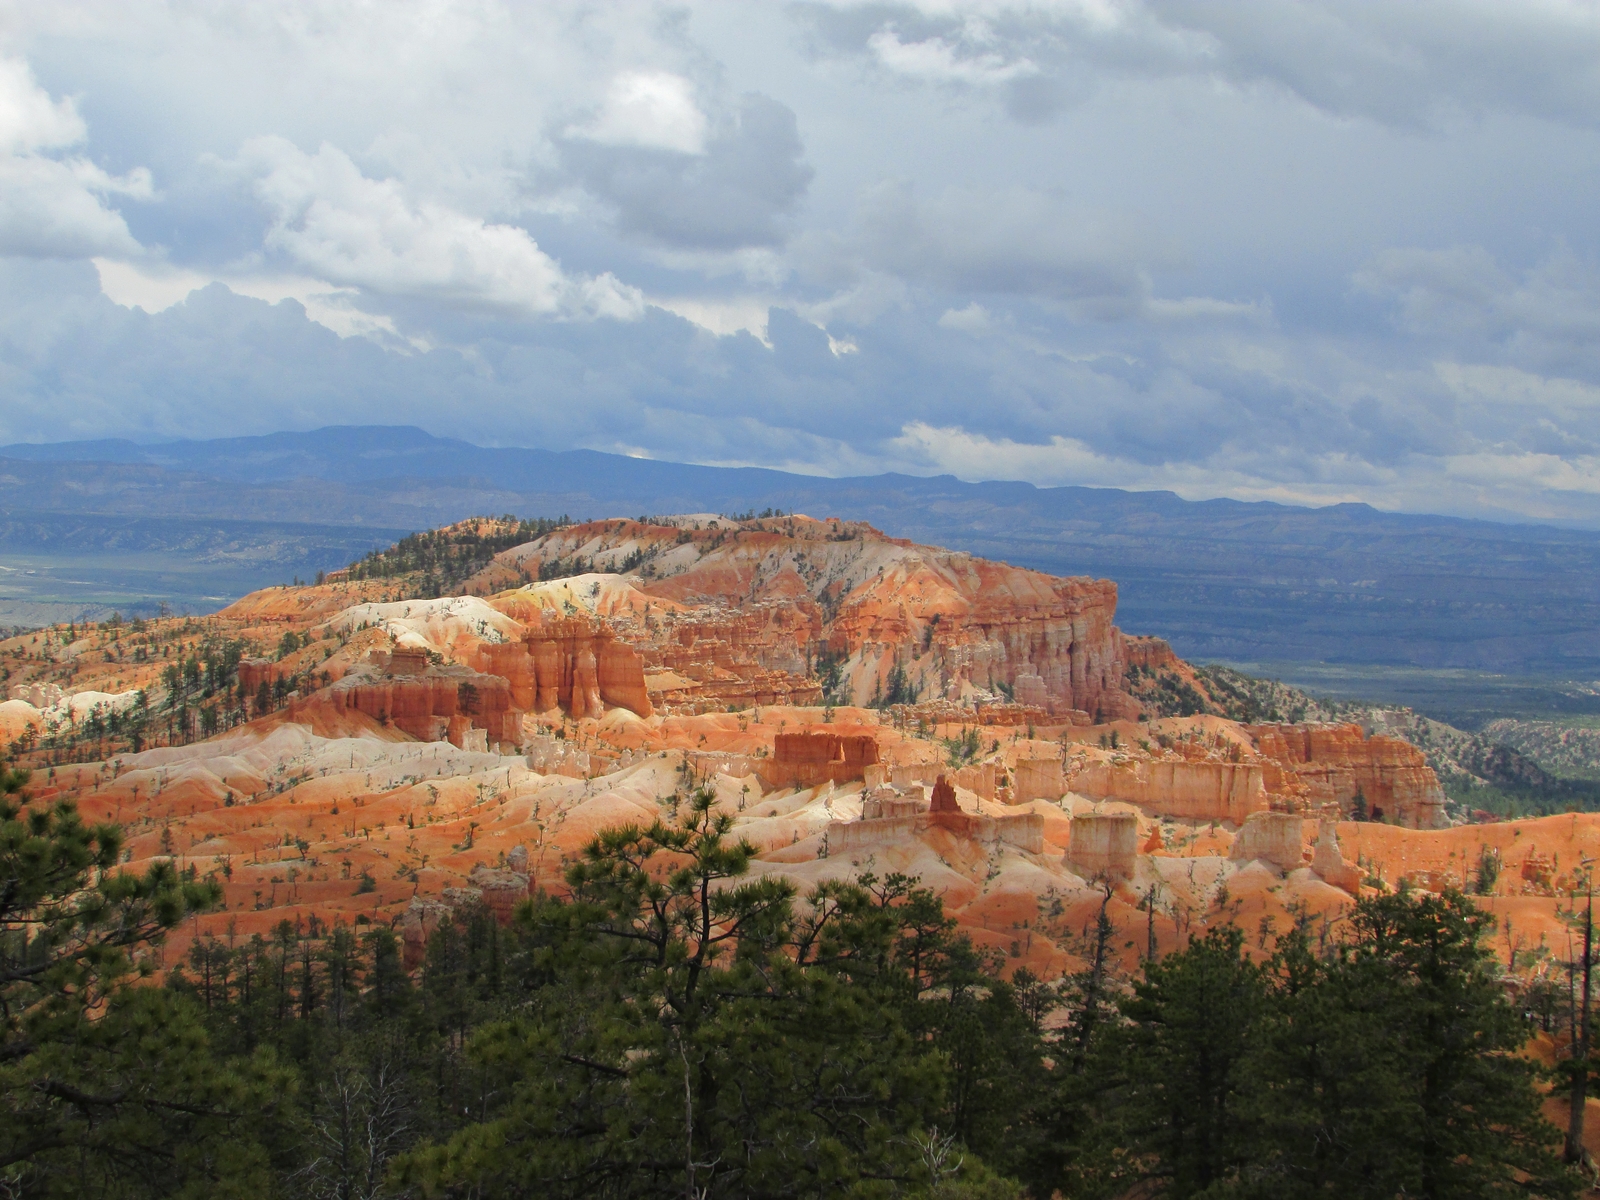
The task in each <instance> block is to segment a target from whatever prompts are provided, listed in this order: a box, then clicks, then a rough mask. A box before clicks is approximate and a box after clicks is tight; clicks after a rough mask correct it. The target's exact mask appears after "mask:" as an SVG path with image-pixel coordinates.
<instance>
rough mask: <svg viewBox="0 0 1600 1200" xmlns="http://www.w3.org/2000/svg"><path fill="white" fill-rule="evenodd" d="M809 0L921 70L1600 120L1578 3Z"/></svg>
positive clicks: (846, 42)
mask: <svg viewBox="0 0 1600 1200" xmlns="http://www.w3.org/2000/svg"><path fill="white" fill-rule="evenodd" d="M798 11H800V12H801V13H803V14H805V15H806V16H807V17H808V18H809V22H810V24H811V26H812V27H813V29H814V30H816V31H817V32H818V34H819V36H820V39H821V42H822V44H823V45H824V46H825V47H826V48H827V52H829V53H832V54H835V55H842V56H856V57H859V58H861V59H863V60H865V61H869V62H872V63H874V64H875V65H876V66H878V67H879V68H881V69H883V70H885V71H887V72H888V73H890V74H892V75H894V76H896V77H898V78H902V79H908V80H918V81H921V82H925V83H934V84H941V85H954V86H967V87H972V88H975V89H981V90H985V91H987V90H992V89H993V88H994V87H995V86H996V85H997V84H1004V83H1013V84H1017V83H1020V84H1028V83H1034V84H1037V83H1038V82H1040V81H1046V80H1059V81H1061V82H1062V84H1063V85H1064V88H1063V89H1060V90H1058V95H1059V94H1063V93H1065V92H1071V91H1072V90H1073V89H1074V88H1076V90H1077V92H1078V94H1080V95H1082V94H1086V92H1085V91H1084V89H1083V87H1082V83H1081V79H1080V78H1079V77H1081V76H1082V75H1083V74H1084V73H1086V72H1090V73H1095V74H1097V75H1099V76H1100V77H1101V78H1102V79H1114V78H1130V77H1131V78H1152V77H1193V78H1202V79H1209V80H1212V81H1214V82H1217V83H1221V84H1223V85H1226V86H1229V87H1233V88H1237V89H1252V88H1259V87H1268V88H1273V89H1278V90H1281V91H1283V92H1286V93H1288V94H1291V95H1293V96H1295V97H1296V98H1298V99H1299V100H1300V101H1301V102H1303V103H1305V104H1308V105H1310V106H1312V107H1314V108H1316V109H1319V110H1321V111H1323V112H1326V113H1328V114H1331V115H1334V116H1338V117H1362V118H1368V119H1371V120H1374V121H1378V122H1382V123H1385V124H1393V125H1399V126H1412V127H1417V126H1432V125H1437V124H1439V123H1441V122H1447V121H1449V120H1451V119H1454V118H1456V117H1459V116H1462V115H1465V116H1469V117H1476V116H1479V115H1481V114H1485V113H1493V112H1514V113H1524V114H1529V115H1533V116H1538V117H1542V118H1546V119H1550V120H1556V121H1564V122H1570V123H1573V124H1578V125H1586V126H1593V125H1596V124H1600V70H1597V69H1596V67H1595V63H1596V62H1597V61H1600V10H1597V9H1596V8H1595V7H1594V6H1593V5H1590V4H1583V3H1578V2H1575V0H1541V2H1530V3H1524V4H1500V3H1493V2H1491V0H1413V2H1412V3H1406V4H1362V5H1352V4H1348V3H1342V2H1341V0H1266V2H1263V3H1258V4H1251V5H1235V4H1217V3H1213V2H1211V0H1163V2H1156V0H899V2H890V3H883V2H882V0H826V2H824V3H809V4H805V5H801V6H800V7H799V9H798ZM908 29H910V30H913V31H914V32H912V33H910V34H907V33H906V32H905V31H906V30H908ZM974 30H976V31H978V32H977V35H976V36H975V35H974ZM1034 77H1037V78H1034ZM1041 94H1042V93H1040V92H1039V91H1038V90H1037V89H1035V91H1034V93H1033V99H1034V100H1035V101H1037V99H1038V97H1039V96H1040V95H1041ZM1024 99H1026V97H1024ZM1013 107H1014V108H1015V107H1017V106H1016V105H1013ZM1021 107H1022V109H1023V110H1024V111H1023V113H1022V114H1021V115H1033V116H1038V115H1040V114H1038V113H1037V112H1035V113H1031V114H1029V113H1027V112H1026V111H1025V110H1026V109H1027V107H1028V106H1027V104H1026V103H1025V104H1023V105H1022V106H1021Z"/></svg>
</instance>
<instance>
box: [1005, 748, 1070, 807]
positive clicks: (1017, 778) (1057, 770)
mask: <svg viewBox="0 0 1600 1200" xmlns="http://www.w3.org/2000/svg"><path fill="white" fill-rule="evenodd" d="M1012 780H1013V782H1012V788H1011V792H1012V797H1013V800H1014V801H1015V803H1018V804H1022V803H1025V802H1027V801H1029V800H1050V801H1056V800H1059V799H1061V794H1062V793H1063V792H1065V791H1066V790H1067V785H1066V781H1065V780H1064V778H1063V776H1062V773H1061V760H1060V759H1059V758H1019V759H1018V760H1017V766H1016V770H1015V771H1013V772H1012Z"/></svg>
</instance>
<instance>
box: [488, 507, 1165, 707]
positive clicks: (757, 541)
mask: <svg viewBox="0 0 1600 1200" xmlns="http://www.w3.org/2000/svg"><path fill="white" fill-rule="evenodd" d="M556 572H559V573H562V574H564V575H567V576H568V578H566V579H563V580H551V579H550V578H549V576H550V575H551V574H552V573H556ZM574 572H577V574H573V573H574ZM518 578H520V579H521V580H523V581H525V584H524V588H523V590H522V593H521V594H524V595H526V597H527V599H526V600H525V601H524V602H525V603H527V604H528V605H530V606H532V607H542V606H544V605H546V604H553V603H555V601H554V600H553V599H552V597H553V596H554V593H555V591H556V590H558V589H559V590H561V591H563V592H564V593H565V594H564V595H562V596H561V599H560V603H561V604H562V605H564V606H569V607H573V608H581V609H582V610H583V611H585V612H587V613H588V614H590V615H592V616H594V617H596V618H604V619H605V620H606V621H608V622H609V623H610V624H611V626H612V628H613V629H614V630H615V632H616V636H617V638H618V639H619V640H621V641H624V642H626V643H627V644H628V645H629V646H631V647H632V648H633V649H634V650H635V652H636V653H637V654H638V655H639V656H640V658H641V660H642V662H643V664H644V670H645V672H646V677H647V680H648V681H649V690H650V691H651V694H652V695H653V696H654V697H656V700H657V702H658V703H660V704H663V705H665V706H666V707H668V708H676V709H693V708H694V707H696V706H700V707H702V708H703V707H712V706H716V707H725V706H727V705H729V704H730V703H731V704H747V705H754V704H774V703H780V704H781V703H807V702H815V701H817V700H821V699H823V698H824V697H823V696H822V695H821V690H822V685H823V684H829V685H831V689H832V690H831V692H830V695H829V697H828V698H831V699H835V700H837V701H840V702H849V703H857V704H861V703H867V702H869V701H872V700H874V699H877V700H880V701H892V700H898V701H905V702H911V701H915V700H948V701H956V702H964V703H967V704H972V703H979V702H995V701H1002V700H1005V701H1009V700H1015V701H1016V702H1018V703H1020V704H1022V705H1024V706H1026V707H1029V708H1031V709H1032V710H1036V711H1037V712H1038V714H1039V715H1040V716H1041V717H1048V716H1050V715H1052V714H1054V715H1058V716H1061V717H1064V718H1065V717H1067V716H1068V714H1072V713H1074V712H1076V713H1080V714H1084V719H1085V720H1088V719H1113V718H1118V717H1135V716H1137V715H1138V712H1139V705H1138V703H1137V702H1136V701H1135V700H1133V699H1132V698H1131V697H1130V696H1129V695H1128V694H1127V693H1126V692H1125V691H1124V690H1123V676H1124V670H1125V664H1124V657H1123V638H1122V634H1121V632H1120V631H1119V630H1118V629H1117V628H1116V627H1115V626H1114V624H1113V623H1112V622H1113V617H1114V615H1115V611H1116V600H1117V591H1116V585H1115V584H1114V583H1111V582H1110V581H1109V580H1096V579H1084V578H1058V577H1055V576H1049V575H1044V574H1041V573H1039V572H1037V571H1027V570H1023V569H1021V568H1018V567H1011V566H1008V565H1006V564H1004V563H993V562H987V561H984V560H982V559H977V558H973V557H972V556H970V555H966V554H958V553H954V552H951V551H946V550H940V549H937V548H934V547H929V546H917V545H913V544H912V543H910V542H907V541H904V540H902V539H897V538H890V537H886V536H885V535H883V534H882V533H880V532H878V531H877V530H875V529H873V528H872V527H871V526H868V525H865V524H860V523H854V522H841V521H837V520H828V521H815V520H811V519H809V518H805V517H786V518H777V519H768V520H756V521H733V520H729V519H726V518H712V517H706V518H703V519H689V518H674V519H673V522H672V523H670V524H669V523H660V524H645V523H641V522H638V521H598V522H591V523H589V524H587V525H578V526H571V527H568V528H565V529H561V530H558V531H556V532H555V533H552V534H549V535H547V536H545V537H542V538H539V539H537V540H536V541H534V542H530V543H528V544H527V545H524V546H518V547H516V548H514V549H512V550H508V551H506V552H504V553H503V554H501V555H499V556H498V557H497V558H496V560H495V561H494V563H493V564H491V566H490V568H488V569H486V570H485V571H484V572H482V573H480V575H479V576H478V577H475V579H474V580H473V581H471V585H470V586H474V587H477V588H480V589H482V590H485V591H487V590H491V589H504V588H505V587H506V586H507V585H508V584H510V583H512V582H514V581H516V580H517V579H518ZM602 581H603V582H602ZM518 595H519V592H517V591H511V592H506V593H504V594H503V595H502V596H499V597H497V598H496V601H495V603H496V605H497V606H499V607H502V608H505V606H506V605H509V604H513V603H515V600H514V598H515V597H517V596H518ZM506 611H512V610H511V609H509V608H506ZM564 703H565V702H563V704H564ZM635 711H637V710H635Z"/></svg>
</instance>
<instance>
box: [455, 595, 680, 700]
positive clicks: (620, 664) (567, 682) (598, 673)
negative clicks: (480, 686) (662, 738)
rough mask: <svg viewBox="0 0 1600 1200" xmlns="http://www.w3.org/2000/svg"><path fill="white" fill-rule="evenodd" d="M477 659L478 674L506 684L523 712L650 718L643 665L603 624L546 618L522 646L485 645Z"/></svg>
mask: <svg viewBox="0 0 1600 1200" xmlns="http://www.w3.org/2000/svg"><path fill="white" fill-rule="evenodd" d="M478 653H479V666H480V669H482V670H484V671H487V672H490V673H492V674H495V675H499V676H501V677H502V678H503V679H505V680H506V681H507V683H508V684H509V685H510V686H511V689H512V692H513V694H514V696H515V698H516V701H517V704H518V706H519V707H521V708H524V709H526V710H527V711H530V712H539V713H545V712H552V711H554V710H555V709H557V708H560V709H562V710H564V711H566V712H567V713H570V714H571V715H572V716H573V717H578V718H581V717H601V716H604V715H605V711H606V708H607V707H617V708H626V709H628V710H630V711H632V712H634V713H637V714H638V715H639V716H641V717H648V716H650V715H651V714H652V712H654V708H653V707H652V705H651V703H650V696H649V693H648V691H647V690H646V688H645V680H644V663H643V661H642V660H641V659H640V657H639V654H638V652H637V651H636V650H635V649H634V648H633V647H632V646H630V645H628V644H627V643H625V642H622V641H619V640H618V638H617V635H616V633H615V631H614V630H613V629H612V628H611V627H610V625H609V624H607V623H606V622H605V621H602V620H597V619H591V618H585V617H551V618H546V619H543V620H540V621H538V623H537V624H535V625H533V627H531V628H529V629H528V631H527V632H526V633H525V634H524V635H523V637H522V640H521V641H515V642H509V643H501V644H491V645H485V646H483V647H481V648H480V650H479V652H478Z"/></svg>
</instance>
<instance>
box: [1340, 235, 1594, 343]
mask: <svg viewBox="0 0 1600 1200" xmlns="http://www.w3.org/2000/svg"><path fill="white" fill-rule="evenodd" d="M1353 282H1354V284H1355V286H1356V287H1357V289H1359V290H1360V291H1362V292H1365V293H1367V294H1369V295H1373V296H1377V297H1380V298H1382V299H1386V300H1390V301H1393V303H1394V306H1395V307H1394V316H1395V321H1396V323H1397V324H1398V325H1399V327H1400V328H1401V329H1403V330H1404V331H1405V332H1407V333H1409V334H1413V335H1416V336H1418V337H1421V338H1426V339H1429V340H1431V341H1435V342H1440V343H1444V344H1446V345H1450V346H1453V347H1456V348H1457V349H1459V350H1462V351H1467V352H1470V353H1472V354H1474V356H1485V355H1488V356H1494V357H1498V358H1500V359H1501V360H1502V361H1506V362H1510V363H1521V364H1523V365H1539V366H1543V367H1546V368H1555V369H1563V368H1564V369H1568V370H1587V371H1600V265H1597V264H1596V263H1594V262H1593V261H1585V260H1583V259H1580V258H1579V257H1578V256H1577V255H1576V254H1574V253H1573V252H1572V251H1571V250H1570V249H1569V248H1567V247H1566V246H1565V245H1564V244H1562V245H1558V246H1556V247H1555V248H1554V249H1553V250H1552V251H1551V252H1550V253H1548V254H1547V255H1545V256H1544V257H1543V258H1541V259H1540V260H1538V261H1537V262H1535V263H1533V264H1532V265H1530V266H1529V267H1527V268H1526V269H1525V270H1523V271H1521V272H1520V273H1519V272H1514V271H1510V270H1507V269H1505V268H1503V267H1502V266H1501V265H1500V264H1499V262H1497V261H1496V259H1495V257H1494V256H1493V255H1492V254H1490V253H1489V251H1487V250H1486V249H1484V248H1483V247H1482V246H1471V245H1468V246H1452V247H1448V248H1445V249H1441V250H1426V249H1418V248H1413V247H1403V248H1396V249H1391V250H1385V251H1383V252H1382V253H1380V254H1378V255H1375V256H1374V257H1373V258H1372V259H1371V260H1370V261H1368V262H1367V263H1366V264H1365V265H1364V266H1363V267H1362V268H1361V269H1360V270H1358V271H1357V272H1356V273H1355V274H1354V276H1353Z"/></svg>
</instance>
